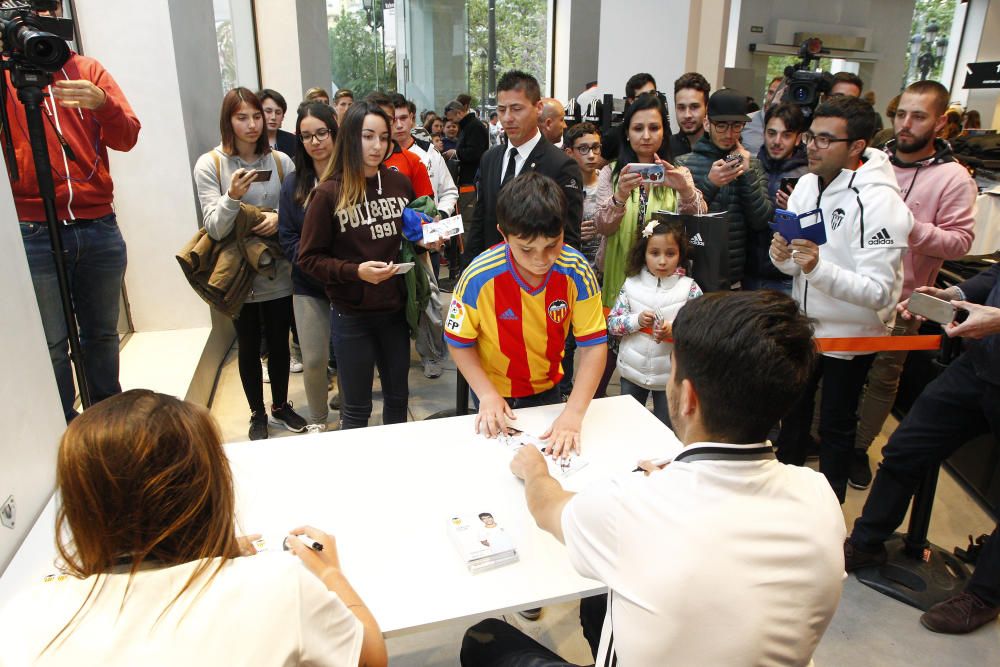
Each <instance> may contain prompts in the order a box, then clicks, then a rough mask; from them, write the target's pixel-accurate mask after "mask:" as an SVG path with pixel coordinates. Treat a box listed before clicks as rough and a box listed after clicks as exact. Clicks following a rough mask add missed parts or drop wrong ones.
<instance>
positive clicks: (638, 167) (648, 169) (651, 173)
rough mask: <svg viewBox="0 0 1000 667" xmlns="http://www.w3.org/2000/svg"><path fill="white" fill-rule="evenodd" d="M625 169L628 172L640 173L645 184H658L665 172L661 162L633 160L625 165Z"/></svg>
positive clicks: (661, 181)
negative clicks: (652, 162) (651, 162)
mask: <svg viewBox="0 0 1000 667" xmlns="http://www.w3.org/2000/svg"><path fill="white" fill-rule="evenodd" d="M625 169H626V170H627V171H628V173H630V174H639V175H641V176H642V182H643V183H646V184H647V185H660V184H661V183H663V178H664V175H665V174H666V170H664V168H663V165H662V164H650V163H647V162H633V163H631V164H629V165H628V166H627V167H625Z"/></svg>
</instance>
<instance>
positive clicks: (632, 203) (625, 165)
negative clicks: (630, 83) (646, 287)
mask: <svg viewBox="0 0 1000 667" xmlns="http://www.w3.org/2000/svg"><path fill="white" fill-rule="evenodd" d="M622 127H624V128H626V130H625V141H623V142H622V144H621V149H620V151H619V156H618V159H617V160H614V161H612V162H610V163H608V164H607V165H605V166H604V168H603V169H601V172H600V173H599V174H598V176H597V202H598V203H597V212H596V213H595V215H594V225H595V227H596V228H597V233H598V234H601V235H602V236H604V237H605V241H604V244H603V246H602V249H603V253H602V252H600V251H598V260H597V261H598V266H600V267H601V268H602V269H603V271H604V278H603V282H602V285H601V300H602V301H603V302H604V307H605V308H609V309H610V308H612V307H614V305H615V301H616V300H617V299H618V293H619V292H620V291H621V289H622V286H623V285H624V284H625V263H626V259H627V257H628V254H629V251H630V250H631V248H632V245H633V244H634V243H635V242H636V239H638V238H639V235H640V234H641V233H642V230H643V228H644V227H645V226H646V223H648V222H649V221H650V220H651V219H652V215H653V213H654V212H655V211H658V210H666V211H675V212H677V213H701V212H704V211H706V210H707V207H706V206H705V200H704V198H703V197H702V196H701V193H700V192H699V191H698V190H697V188H695V187H694V180H693V179H692V178H691V172H690V171H688V170H687V169H686V168H685V167H675V166H674V165H672V164H671V163H670V160H671V155H670V135H669V134H668V132H669V128H670V118H669V116H668V115H667V109H666V107H664V106H663V102H662V100H660V97H659V96H658V95H657V94H656V93H643V94H642V95H639V97H637V98H636V99H635V101H634V102H632V104H631V105H630V106H629V108H628V111H626V112H625V117H624V119H623V121H622ZM635 163H640V164H656V165H659V166H661V167H662V168H663V170H664V173H663V177H662V179H660V181H659V182H660V185H649V184H644V183H643V177H642V175H641V174H639V173H635V172H634V171H630V170H629V165H631V164H635ZM617 354H618V346H617V342H616V341H615V339H612V340H611V341H610V344H609V345H608V364H607V366H606V367H605V372H604V377H603V378H602V379H601V384H600V385H599V386H598V388H597V395H598V396H603V395H604V392H605V390H606V389H607V386H608V380H609V379H610V378H611V373H612V372H613V371H614V368H615V366H616V364H617Z"/></svg>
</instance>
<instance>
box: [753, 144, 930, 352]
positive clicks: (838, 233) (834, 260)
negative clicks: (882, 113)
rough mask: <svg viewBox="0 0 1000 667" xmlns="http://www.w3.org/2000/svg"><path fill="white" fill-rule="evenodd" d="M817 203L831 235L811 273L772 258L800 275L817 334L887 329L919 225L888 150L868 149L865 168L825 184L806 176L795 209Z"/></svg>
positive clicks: (799, 288) (792, 202)
mask: <svg viewBox="0 0 1000 667" xmlns="http://www.w3.org/2000/svg"><path fill="white" fill-rule="evenodd" d="M817 208H819V209H822V211H823V224H824V225H825V227H826V243H825V244H824V245H822V246H820V248H819V261H818V262H817V264H816V267H815V268H814V269H813V271H812V273H805V272H803V271H802V268H801V267H800V266H799V265H798V264H796V263H795V262H793V261H792V260H791V259H789V260H787V261H784V262H778V261H775V259H774V255H772V256H771V261H772V262H774V265H775V266H777V267H778V269H780V270H781V271H782V272H783V273H786V274H788V275H790V276H792V277H793V278H794V281H793V285H792V296H793V297H794V298H795V300H796V301H798V302H799V305H800V306H801V308H802V311H803V312H804V313H805V314H806V315H808V316H809V317H811V318H814V319H815V320H816V337H817V338H832V337H837V338H839V337H856V336H886V335H888V334H889V332H890V329H891V326H892V322H893V318H894V310H895V307H896V303H897V302H898V301H899V295H900V292H901V291H902V289H903V253H904V252H906V243H907V238H908V237H909V235H910V229H911V228H912V227H913V215H912V214H911V213H910V209H909V208H907V206H906V204H905V203H904V202H903V199H902V197H900V195H899V186H898V184H897V183H896V174H895V173H894V172H893V169H892V166H891V165H890V163H889V158H888V157H887V156H886V155H885V153H882V152H880V151H875V150H872V149H870V148H869V149H866V150H865V152H864V156H863V162H862V164H861V166H860V167H858V169H856V170H854V171H852V170H850V169H844V170H843V171H841V172H840V174H839V175H838V176H837V177H836V178H835V179H833V181H832V182H831V183H830V184H829V185H828V186H827V187H826V188H825V189H824V190H823V191H822V192H820V189H819V178H818V177H817V176H816V175H815V174H807V175H805V176H803V177H802V178H800V179H799V182H798V184H797V185H796V186H795V190H794V191H793V192H792V196H791V197H790V198H789V200H788V210H790V211H794V212H795V213H798V214H800V215H801V214H802V213H807V212H809V211H813V210H815V209H817ZM827 356H831V357H838V358H841V359H851V358H853V357H854V356H855V355H853V354H844V353H827Z"/></svg>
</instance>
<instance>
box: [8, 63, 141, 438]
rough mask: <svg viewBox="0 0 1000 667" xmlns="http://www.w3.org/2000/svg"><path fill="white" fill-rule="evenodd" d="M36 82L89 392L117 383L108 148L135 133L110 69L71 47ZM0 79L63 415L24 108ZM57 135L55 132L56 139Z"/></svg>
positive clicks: (65, 382) (58, 322)
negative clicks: (47, 79)
mask: <svg viewBox="0 0 1000 667" xmlns="http://www.w3.org/2000/svg"><path fill="white" fill-rule="evenodd" d="M52 78H53V84H52V85H51V86H49V87H48V88H46V89H45V92H44V99H43V105H44V108H43V110H42V111H43V113H44V115H45V116H46V119H45V123H44V126H45V133H46V139H47V140H48V151H49V161H50V162H51V163H52V175H53V177H54V179H55V190H56V215H57V217H58V219H59V222H58V227H59V230H58V231H59V232H60V233H61V234H62V241H63V246H64V247H65V250H66V253H65V261H66V271H67V274H68V276H69V285H70V291H71V296H72V300H73V306H74V310H75V312H76V319H77V324H78V326H79V330H80V342H81V345H82V350H83V361H84V368H85V370H86V377H87V382H88V384H89V386H90V393H91V397H92V398H93V400H94V401H95V402H96V401H99V400H101V399H104V398H107V397H108V396H111V395H112V394H116V393H118V392H120V391H121V385H120V384H119V382H118V311H119V305H118V304H119V300H120V299H121V284H122V278H123V277H124V275H125V262H126V259H125V241H124V239H123V238H122V235H121V232H120V231H119V230H118V223H117V221H116V219H115V213H114V210H113V208H112V205H113V203H114V184H113V183H112V181H111V173H110V170H109V168H108V148H111V149H113V150H118V151H128V150H130V149H131V148H132V147H133V146H134V145H135V142H136V140H137V139H138V136H139V127H140V126H139V120H138V119H137V118H136V116H135V113H134V112H133V111H132V108H131V107H130V106H129V103H128V101H127V100H126V99H125V95H124V94H123V93H122V91H121V89H120V88H119V87H118V84H117V83H115V80H114V79H113V78H112V77H111V75H110V74H108V72H107V71H106V70H105V69H104V67H102V66H101V64H100V63H99V62H97V61H96V60H94V59H93V58H87V57H84V56H81V55H78V54H76V53H73V54H72V55H71V56H70V59H69V60H68V61H67V62H66V64H65V65H64V66H63V67H62V69H61V70H60V71H58V72H56V73H55V74H54V75H53V77H52ZM2 85H4V86H7V114H8V117H9V118H10V129H11V134H12V136H13V140H14V141H13V143H14V155H13V156H12V155H5V158H6V159H7V160H8V161H9V160H12V159H14V160H16V161H17V168H18V172H19V174H20V180H18V181H17V182H15V183H12V184H11V186H12V188H13V191H14V204H15V206H16V208H17V217H18V220H19V221H20V226H21V238H22V240H23V242H24V249H25V253H26V254H27V257H28V267H29V269H30V271H31V278H32V282H33V283H34V288H35V296H36V298H37V299H38V310H39V311H40V313H41V316H42V327H43V329H44V330H45V341H46V343H47V344H48V347H49V356H50V357H51V359H52V368H53V370H54V371H55V375H56V383H57V385H58V387H59V397H60V399H61V401H62V407H63V411H64V412H65V415H66V420H67V421H69V420H70V419H72V418H73V417H74V416H75V415H76V412H75V411H74V409H73V400H74V397H75V390H74V385H73V370H72V368H71V366H70V361H69V355H68V338H67V329H66V321H65V319H64V317H63V311H62V302H61V299H60V295H59V285H58V282H57V280H56V268H55V263H54V261H53V258H52V249H51V246H50V241H49V232H50V231H51V230H50V229H49V226H48V224H47V223H46V221H45V211H44V208H43V205H42V199H41V196H40V194H39V190H38V181H37V178H36V176H35V163H34V159H33V158H32V154H31V144H30V142H29V139H28V129H27V128H28V125H27V120H26V118H25V114H24V107H23V106H22V105H21V104H20V102H18V101H17V92H16V91H15V90H14V88H13V87H12V86H11V85H10V82H9V78H8V77H6V76H4V77H3V81H2ZM60 138H61V139H62V141H60Z"/></svg>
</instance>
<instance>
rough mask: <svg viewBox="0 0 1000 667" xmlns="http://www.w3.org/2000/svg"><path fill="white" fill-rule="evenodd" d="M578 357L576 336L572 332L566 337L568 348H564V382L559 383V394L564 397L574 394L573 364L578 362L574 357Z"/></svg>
mask: <svg viewBox="0 0 1000 667" xmlns="http://www.w3.org/2000/svg"><path fill="white" fill-rule="evenodd" d="M575 356H576V336H574V335H573V332H572V331H570V332H569V335H568V336H566V347H565V348H563V360H562V367H563V376H562V380H560V381H559V392H560V393H562V394H563V395H564V396H569V395H570V394H572V393H573V364H574V362H575V361H576V360H575V359H574V358H573V357H575Z"/></svg>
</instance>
